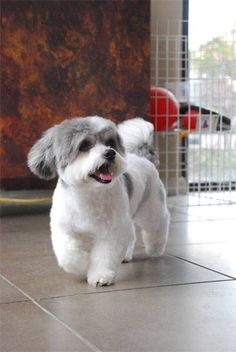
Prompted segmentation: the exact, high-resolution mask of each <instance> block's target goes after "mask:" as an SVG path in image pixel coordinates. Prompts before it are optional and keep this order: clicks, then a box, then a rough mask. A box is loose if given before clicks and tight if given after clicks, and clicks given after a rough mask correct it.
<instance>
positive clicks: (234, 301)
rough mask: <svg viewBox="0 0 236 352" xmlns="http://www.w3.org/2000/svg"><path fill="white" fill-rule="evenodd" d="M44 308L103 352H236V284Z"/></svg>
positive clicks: (100, 297)
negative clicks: (235, 332)
mask: <svg viewBox="0 0 236 352" xmlns="http://www.w3.org/2000/svg"><path fill="white" fill-rule="evenodd" d="M41 304H42V305H43V306H44V307H46V308H47V309H48V310H50V311H51V312H53V313H54V314H55V315H56V316H57V317H59V318H60V319H62V320H63V321H65V322H66V323H67V324H68V325H69V326H70V327H72V328H73V329H74V330H77V331H80V333H81V334H83V336H85V337H86V338H87V339H89V340H90V341H92V342H93V343H94V344H95V345H96V346H98V347H99V348H100V349H101V350H102V351H113V352H116V351H117V352H123V351H128V352H130V351H139V352H146V351H148V352H152V351H153V352H156V351H165V352H177V351H178V352H179V351H181V352H184V351H186V352H206V351H207V352H226V351H235V346H236V335H235V334H234V333H233V331H234V330H235V326H236V282H224V283H222V282H220V283H209V284H195V285H187V286H172V287H159V288H150V289H145V290H142V289H141V290H130V291H121V292H109V293H103V294H90V295H78V296H74V297H64V298H58V299H49V300H43V301H41Z"/></svg>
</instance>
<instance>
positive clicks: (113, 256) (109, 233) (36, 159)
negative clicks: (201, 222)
mask: <svg viewBox="0 0 236 352" xmlns="http://www.w3.org/2000/svg"><path fill="white" fill-rule="evenodd" d="M152 133H153V126H152V125H151V124H150V123H149V122H146V121H144V120H143V119H141V118H137V119H133V120H129V121H126V122H123V123H121V124H120V125H118V127H117V126H116V125H115V124H114V123H113V122H111V121H109V120H107V119H104V118H101V117H98V116H92V117H85V118H74V119H71V120H65V121H63V122H62V123H61V124H59V125H55V126H54V127H52V128H50V129H48V130H47V131H46V132H45V133H44V134H43V136H42V138H41V139H39V140H38V141H37V142H36V143H35V145H34V146H33V147H32V149H31V150H30V153H29V156H28V165H29V167H30V169H31V171H32V172H33V173H34V174H36V175H37V176H39V177H41V178H45V179H50V178H54V177H56V175H58V182H57V186H56V189H55V191H54V195H53V204H52V209H51V233H52V244H53V249H54V252H55V255H56V257H57V261H58V264H59V266H60V267H62V268H63V269H64V270H65V271H66V272H69V273H74V274H76V275H78V276H81V275H84V274H87V280H88V283H89V284H90V285H92V286H103V285H111V284H112V283H114V280H115V276H116V273H117V270H118V268H119V265H120V264H121V262H122V261H124V260H125V261H129V260H131V259H132V254H133V249H134V243H135V238H136V236H135V231H136V230H138V231H140V232H141V233H142V237H143V241H144V245H145V250H146V253H147V254H148V255H150V256H159V255H161V254H162V253H163V252H164V250H165V246H166V242H167V237H168V228H169V212H168V209H167V205H166V194H165V190H164V187H163V184H162V182H161V180H160V178H159V175H158V171H157V169H156V167H155V166H154V164H156V156H155V154H154V152H153V149H152V146H151V144H152ZM125 147H126V151H125ZM130 152H131V153H130ZM135 153H136V154H139V155H136V154H135ZM140 155H141V156H140ZM148 159H150V160H151V161H152V162H151V161H149V160H148ZM153 162H154V164H153Z"/></svg>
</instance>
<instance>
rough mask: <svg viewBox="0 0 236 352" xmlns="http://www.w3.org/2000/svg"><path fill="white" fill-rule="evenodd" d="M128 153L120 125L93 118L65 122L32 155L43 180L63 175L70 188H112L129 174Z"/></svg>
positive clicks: (46, 135) (30, 158) (30, 162)
mask: <svg viewBox="0 0 236 352" xmlns="http://www.w3.org/2000/svg"><path fill="white" fill-rule="evenodd" d="M124 155H125V150H124V147H123V144H122V140H121V138H120V136H119V134H118V131H117V128H116V125H115V124H114V123H113V122H111V121H109V120H106V119H104V118H102V117H98V116H92V117H85V118H74V119H71V120H65V121H63V122H62V123H61V124H59V125H55V126H54V127H51V128H50V129H48V130H47V131H46V132H45V133H44V134H43V136H42V137H41V138H40V139H39V140H38V141H37V142H36V143H35V144H34V145H33V147H32V148H31V150H30V152H29V155H28V166H29V168H30V170H31V171H32V172H33V173H34V174H35V175H37V176H39V177H40V178H44V179H51V178H54V177H56V176H57V175H59V177H61V179H62V180H63V181H64V182H65V183H66V184H68V185H78V184H87V183H89V184H91V183H93V184H108V183H111V182H112V181H113V179H114V178H115V177H117V176H118V175H120V174H121V173H123V172H124V171H125V167H126V163H125V159H124Z"/></svg>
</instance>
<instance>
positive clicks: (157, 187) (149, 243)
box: [135, 179, 170, 257]
mask: <svg viewBox="0 0 236 352" xmlns="http://www.w3.org/2000/svg"><path fill="white" fill-rule="evenodd" d="M135 222H136V223H137V225H138V226H140V227H141V228H142V237H143V242H144V246H145V251H146V253H147V254H148V255H150V256H154V257H158V256H160V255H162V254H163V253H164V251H165V248H166V244H167V240H168V233H169V222H170V215H169V211H168V209H167V204H166V195H165V190H164V187H163V185H162V183H161V182H160V180H158V179H157V180H154V181H153V182H152V184H151V185H150V192H149V196H148V197H147V199H146V201H145V202H144V203H143V204H142V207H141V208H140V209H139V211H138V212H137V214H136V217H135Z"/></svg>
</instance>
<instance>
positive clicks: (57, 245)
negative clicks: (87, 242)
mask: <svg viewBox="0 0 236 352" xmlns="http://www.w3.org/2000/svg"><path fill="white" fill-rule="evenodd" d="M52 245H53V249H54V253H55V255H56V257H57V261H58V265H59V266H60V267H61V268H63V269H64V270H65V271H66V272H68V273H72V274H75V275H77V276H79V277H81V276H85V275H86V272H87V269H88V259H89V256H88V253H87V252H86V251H85V250H84V249H83V247H82V246H81V243H80V241H79V240H78V239H77V238H74V237H72V236H71V235H68V234H64V233H58V232H57V233H54V232H53V233H52Z"/></svg>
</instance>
